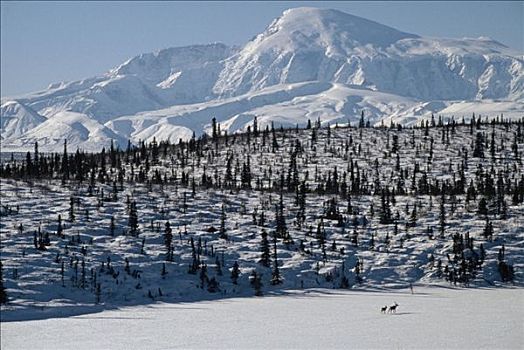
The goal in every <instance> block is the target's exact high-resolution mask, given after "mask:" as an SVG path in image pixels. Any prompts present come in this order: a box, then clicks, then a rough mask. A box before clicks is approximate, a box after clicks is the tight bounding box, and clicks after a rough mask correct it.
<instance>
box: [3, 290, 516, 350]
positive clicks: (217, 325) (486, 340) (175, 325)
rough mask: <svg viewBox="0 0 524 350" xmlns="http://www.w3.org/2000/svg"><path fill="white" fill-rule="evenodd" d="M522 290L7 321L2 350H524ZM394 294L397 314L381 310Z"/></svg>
mask: <svg viewBox="0 0 524 350" xmlns="http://www.w3.org/2000/svg"><path fill="white" fill-rule="evenodd" d="M523 297H524V293H523V290H522V288H496V289H495V288H482V289H479V288H475V289H463V288H449V287H439V286H432V287H422V286H415V288H414V294H411V293H410V291H409V289H398V290H395V291H381V290H378V289H377V290H365V291H364V290H353V291H347V290H344V291H343V290H329V289H311V290H307V291H288V292H285V293H280V294H273V295H268V296H265V297H262V298H259V297H250V298H232V299H222V300H213V301H201V302H193V303H155V304H151V305H147V306H135V307H124V308H120V309H117V310H108V311H103V312H100V313H93V314H85V315H81V316H74V317H67V318H49V319H45V320H36V321H24V322H4V323H2V325H1V327H2V341H1V345H2V349H4V350H10V349H17V350H21V349H35V348H38V349H55V350H57V349H77V350H81V349H171V348H184V349H211V348H212V349H364V348H366V349H521V348H522V345H523V344H524V333H523V332H522V330H523V325H524V303H523ZM394 301H396V302H397V303H398V304H399V306H398V310H397V312H396V313H395V314H382V313H381V312H380V310H379V308H380V307H381V306H383V305H386V304H391V303H393V302H394Z"/></svg>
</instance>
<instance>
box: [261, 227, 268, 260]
mask: <svg viewBox="0 0 524 350" xmlns="http://www.w3.org/2000/svg"><path fill="white" fill-rule="evenodd" d="M260 235H261V237H262V241H261V243H260V251H261V253H262V255H261V257H260V264H262V266H265V267H269V266H270V263H271V262H270V252H269V241H268V239H267V232H266V230H264V229H262V233H261V234H260Z"/></svg>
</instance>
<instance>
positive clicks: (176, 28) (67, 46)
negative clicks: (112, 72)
mask: <svg viewBox="0 0 524 350" xmlns="http://www.w3.org/2000/svg"><path fill="white" fill-rule="evenodd" d="M300 6H310V7H323V8H334V9H338V10H341V11H344V12H347V13H350V14H353V15H356V16H361V17H364V18H367V19H370V20H373V21H376V22H379V23H382V24H385V25H389V26H391V27H394V28H396V29H399V30H402V31H405V32H409V33H414V34H418V35H422V36H433V37H451V38H462V37H479V36H488V37H491V38H492V39H495V40H497V41H499V42H501V43H503V44H505V45H507V46H509V47H512V48H515V49H518V50H519V51H524V2H523V1H515V2H500V1H494V2H484V1H482V2H469V1H467V2H438V1H436V2H411V1H408V2H392V1H387V2H378V1H377V2H359V1H356V2H341V1H339V2H327V1H325V2H304V1H292V2H284V1H282V2H280V1H271V2H263V1H259V2H254V1H246V2H220V1H217V2H179V1H176V2H107V1H101V2H96V1H90V2H63V1H60V2H44V1H37V2H26V1H24V2H18V1H2V2H1V95H2V96H13V95H17V94H22V93H26V92H32V91H36V90H41V89H44V88H46V87H47V86H48V85H49V84H50V83H55V82H60V81H71V80H78V79H83V78H88V77H92V76H95V75H100V74H103V73H104V72H106V71H108V70H109V69H111V68H113V67H115V66H118V65H119V64H120V63H122V62H124V61H125V60H126V59H128V58H130V57H133V56H136V55H138V54H141V53H145V52H151V51H156V50H159V49H163V48H167V47H173V46H184V45H192V44H205V43H211V42H223V43H225V44H229V45H243V44H245V43H246V42H247V41H248V40H250V39H251V38H252V37H253V36H255V35H256V34H258V33H260V32H262V31H263V30H264V29H265V27H266V26H267V25H268V24H269V23H271V21H272V20H273V19H274V18H275V17H278V16H279V15H280V14H281V13H282V12H283V11H284V10H286V9H288V8H292V7H300Z"/></svg>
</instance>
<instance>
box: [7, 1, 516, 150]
mask: <svg viewBox="0 0 524 350" xmlns="http://www.w3.org/2000/svg"><path fill="white" fill-rule="evenodd" d="M13 106H19V107H17V108H15V107H13ZM1 108H2V109H1V117H2V122H1V127H2V133H1V135H2V144H3V145H2V146H3V148H4V149H26V148H31V147H32V143H33V142H34V141H38V142H39V144H40V147H41V149H42V150H57V149H61V145H62V140H63V139H64V138H68V139H70V140H69V143H70V145H72V148H74V147H75V146H78V147H81V148H84V149H87V150H99V149H100V147H101V146H102V145H109V143H110V139H114V140H115V141H116V142H117V143H119V144H120V145H121V146H123V144H122V142H124V140H127V139H131V140H132V141H134V142H137V141H138V140H139V139H145V140H149V139H151V138H152V137H157V139H166V138H170V139H172V140H178V139H179V138H180V137H183V138H186V137H190V135H191V134H192V132H193V131H195V132H196V134H197V135H199V134H201V133H203V132H205V130H206V127H207V126H208V124H209V122H210V120H211V118H213V117H216V118H217V119H218V120H219V121H220V122H221V123H222V124H223V125H222V126H223V128H222V130H224V129H225V130H228V132H235V131H237V130H241V129H243V128H245V126H246V125H247V124H249V123H251V122H252V119H253V118H254V116H258V117H259V118H260V119H261V121H262V123H270V122H275V123H276V124H277V125H278V124H284V125H295V124H297V123H299V124H303V123H305V122H307V119H308V118H309V119H316V118H320V119H321V120H322V121H330V122H333V123H334V122H339V123H346V122H347V121H348V120H349V121H354V120H356V119H358V117H359V115H360V111H362V110H364V111H365V113H366V115H367V116H368V118H370V120H371V121H372V122H380V120H381V119H387V120H388V121H389V120H393V121H396V122H402V123H407V124H409V123H414V122H416V121H417V120H418V119H419V118H421V117H424V116H427V115H430V114H431V113H435V114H439V113H440V114H446V115H451V114H454V115H455V116H456V117H462V116H463V115H465V116H467V117H468V116H470V115H471V114H472V113H473V112H477V113H479V111H480V113H481V114H483V115H486V114H487V115H489V116H492V117H494V116H495V115H498V114H500V113H504V116H506V117H522V116H523V114H524V113H523V112H522V111H524V55H523V53H521V52H518V51H516V50H513V49H510V48H508V47H506V46H504V45H502V44H500V43H498V42H496V41H493V40H491V39H487V38H479V39H436V38H423V37H420V36H418V35H414V34H409V33H404V32H401V31H398V30H396V29H393V28H390V27H387V26H384V25H381V24H379V23H376V22H373V21H369V20H366V19H363V18H360V17H356V16H352V15H349V14H346V13H343V12H340V11H336V10H326V9H316V8H296V9H291V10H287V11H285V12H284V13H283V14H282V16H280V17H279V18H277V19H275V20H274V21H273V22H272V23H271V24H270V25H269V26H268V27H267V29H266V30H265V31H264V32H263V33H261V34H259V35H257V36H256V37H255V38H254V39H253V40H251V41H250V42H248V43H247V44H246V45H244V46H243V47H241V48H235V47H228V46H226V45H224V44H219V43H215V44H210V45H197V46H188V47H179V48H170V49H165V50H161V51H159V52H156V53H149V54H142V55H139V56H137V57H134V58H131V59H130V60H128V61H126V62H125V63H123V64H121V65H120V66H118V67H117V68H115V69H113V70H111V71H109V72H108V73H106V74H104V75H102V76H99V77H94V78H90V79H86V80H82V81H76V82H70V83H58V84H52V85H51V86H49V88H48V89H47V90H44V91H41V92H37V93H34V94H30V95H26V96H20V97H17V98H6V99H2V107H1ZM14 109H16V110H17V111H18V112H13V111H14ZM72 113H73V114H72ZM41 124H42V125H41ZM44 124H47V125H44ZM51 131H52V133H50V132H51Z"/></svg>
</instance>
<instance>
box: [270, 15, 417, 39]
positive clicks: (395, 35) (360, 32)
mask: <svg viewBox="0 0 524 350" xmlns="http://www.w3.org/2000/svg"><path fill="white" fill-rule="evenodd" d="M277 33H281V34H282V35H290V36H295V37H296V36H297V34H298V33H301V34H302V35H304V36H306V37H310V38H316V37H320V38H321V39H322V40H323V41H324V42H325V41H326V40H325V39H328V38H335V40H337V39H338V41H343V42H346V44H347V43H348V42H351V44H352V46H360V45H372V46H375V47H387V46H389V45H391V44H393V43H395V42H396V41H398V40H401V39H406V38H418V36H417V35H414V34H410V33H404V32H401V31H399V30H396V29H394V28H391V27H388V26H385V25H383V24H380V23H377V22H374V21H371V20H368V19H365V18H362V17H358V16H354V15H351V14H348V13H345V12H342V11H338V10H332V9H323V8H314V7H298V8H292V9H288V10H285V11H284V12H283V14H282V16H280V17H278V18H277V19H275V20H274V21H273V22H272V23H271V24H270V25H269V27H268V28H267V29H266V31H265V32H264V33H263V34H262V35H263V36H265V37H267V36H271V35H274V34H277ZM327 41H329V40H327Z"/></svg>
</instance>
